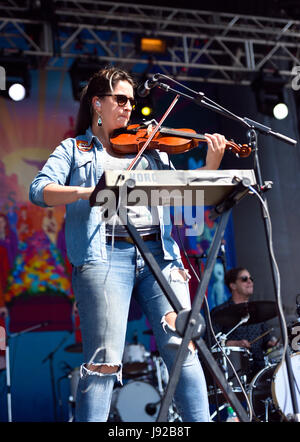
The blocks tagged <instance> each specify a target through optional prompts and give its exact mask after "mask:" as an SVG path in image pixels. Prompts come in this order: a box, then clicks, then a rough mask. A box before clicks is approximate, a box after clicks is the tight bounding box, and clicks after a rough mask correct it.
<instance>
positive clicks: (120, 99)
mask: <svg viewBox="0 0 300 442" xmlns="http://www.w3.org/2000/svg"><path fill="white" fill-rule="evenodd" d="M101 97H114V98H115V99H116V102H117V103H118V106H120V107H123V106H125V105H126V104H127V102H128V100H129V102H130V104H131V107H132V109H134V108H135V106H136V101H135V99H134V98H128V97H127V96H126V95H120V94H103V95H101Z"/></svg>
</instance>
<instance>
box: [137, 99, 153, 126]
mask: <svg viewBox="0 0 300 442" xmlns="http://www.w3.org/2000/svg"><path fill="white" fill-rule="evenodd" d="M133 113H134V116H135V117H136V118H137V119H139V120H140V119H141V118H142V117H147V118H148V117H151V115H152V114H153V102H152V97H151V94H150V95H149V96H148V97H139V96H138V95H137V96H136V106H135V109H134V111H133Z"/></svg>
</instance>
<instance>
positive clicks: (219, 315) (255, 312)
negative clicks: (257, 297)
mask: <svg viewBox="0 0 300 442" xmlns="http://www.w3.org/2000/svg"><path fill="white" fill-rule="evenodd" d="M248 314H249V319H248V321H247V322H244V323H243V324H242V325H248V324H257V323H259V322H264V321H268V320H269V319H272V318H274V317H275V316H276V315H277V309H276V302H274V301H253V302H243V303H240V304H230V305H229V306H228V307H225V308H224V309H220V310H217V311H216V312H214V311H213V310H212V311H211V318H212V320H213V321H214V322H217V323H218V324H219V325H220V326H223V327H234V326H235V325H237V324H238V322H239V321H240V320H241V319H242V318H244V317H245V316H247V315H248Z"/></svg>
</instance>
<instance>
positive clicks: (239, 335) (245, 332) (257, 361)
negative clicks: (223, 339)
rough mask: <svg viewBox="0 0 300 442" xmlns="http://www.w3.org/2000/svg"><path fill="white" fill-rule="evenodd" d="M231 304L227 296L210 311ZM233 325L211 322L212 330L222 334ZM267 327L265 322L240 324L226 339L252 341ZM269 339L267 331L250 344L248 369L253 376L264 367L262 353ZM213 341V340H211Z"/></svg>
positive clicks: (218, 309) (230, 299)
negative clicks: (225, 299)
mask: <svg viewBox="0 0 300 442" xmlns="http://www.w3.org/2000/svg"><path fill="white" fill-rule="evenodd" d="M231 304H234V302H233V300H232V298H229V300H228V301H226V302H224V303H223V304H221V305H218V306H217V307H215V308H214V309H213V310H212V311H211V313H213V312H216V311H220V310H222V309H225V308H227V307H229V306H230V305H231ZM233 327H234V325H232V326H231V327H224V326H223V327H222V326H220V324H218V323H216V322H213V328H214V332H215V334H217V333H219V332H222V333H224V334H226V333H227V332H229V331H230V330H231V329H232V328H233ZM267 329H268V327H267V326H266V324H265V323H263V322H260V323H257V324H249V325H247V323H246V324H242V325H240V326H239V327H237V328H236V329H235V330H234V331H233V332H232V333H231V334H230V335H229V336H228V337H227V340H228V341H232V340H233V341H240V340H242V339H247V340H248V341H249V342H251V341H253V340H254V339H255V338H257V337H258V336H260V335H261V334H263V333H264V332H265V331H267ZM270 339H271V336H270V334H269V333H268V334H267V335H266V336H264V337H263V338H261V339H259V340H258V341H256V342H254V344H252V345H251V347H250V351H251V356H252V358H253V361H252V362H251V365H250V371H251V376H254V375H255V374H257V373H258V372H259V371H260V370H261V369H262V368H264V366H265V363H264V353H265V351H266V349H267V342H268V341H269V340H270ZM213 343H214V342H213Z"/></svg>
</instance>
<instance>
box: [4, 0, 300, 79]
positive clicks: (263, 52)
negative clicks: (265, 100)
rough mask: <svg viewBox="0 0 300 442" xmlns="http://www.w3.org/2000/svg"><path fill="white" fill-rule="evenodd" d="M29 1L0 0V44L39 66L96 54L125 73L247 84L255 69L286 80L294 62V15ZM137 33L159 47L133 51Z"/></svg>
mask: <svg viewBox="0 0 300 442" xmlns="http://www.w3.org/2000/svg"><path fill="white" fill-rule="evenodd" d="M33 3H34V2H31V1H29V0H28V1H21V0H9V1H3V0H0V11H1V13H0V15H1V17H0V44H1V48H2V49H4V50H6V51H7V52H10V51H11V52H13V51H17V50H21V51H22V52H23V54H24V55H28V56H30V57H31V58H32V57H34V56H36V57H39V58H40V60H42V61H43V66H44V67H46V68H47V69H67V68H68V67H69V65H70V64H71V63H72V61H73V59H74V58H76V57H86V58H88V57H96V58H99V59H100V60H102V61H103V62H105V63H119V64H122V65H123V66H125V67H127V68H129V69H130V70H132V71H133V72H143V71H147V69H148V68H149V63H150V64H151V69H152V71H153V70H155V71H157V72H159V71H160V72H162V73H164V74H166V75H170V76H175V77H176V78H177V79H179V80H193V81H197V82H199V81H206V82H216V83H229V84H230V83H237V82H238V83H239V84H249V83H250V82H251V81H252V79H253V76H254V74H255V73H256V72H258V71H259V70H260V69H262V68H264V69H265V70H267V71H274V70H276V71H278V72H279V73H280V74H281V75H282V76H283V77H285V78H286V79H287V81H289V80H290V78H291V74H292V68H293V67H294V66H298V65H299V66H300V52H299V51H300V49H299V48H300V46H299V41H300V21H295V20H288V19H280V18H272V17H256V16H247V15H239V14H229V13H216V12H209V11H199V10H193V9H188V10H184V9H179V8H176V7H175V8H167V7H153V6H146V5H138V4H130V3H123V2H114V1H98V0H79V1H74V0H65V1H60V0H53V1H52V2H51V1H49V2H47V4H48V8H47V10H46V11H45V10H43V11H42V10H38V9H34V8H33V7H32V4H33ZM30 8H31V9H30ZM141 36H153V37H160V38H164V39H166V41H167V51H166V53H165V54H163V55H155V54H150V56H149V54H143V53H141V52H140V51H139V49H138V47H137V41H138V39H139V38H140V37H141Z"/></svg>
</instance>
